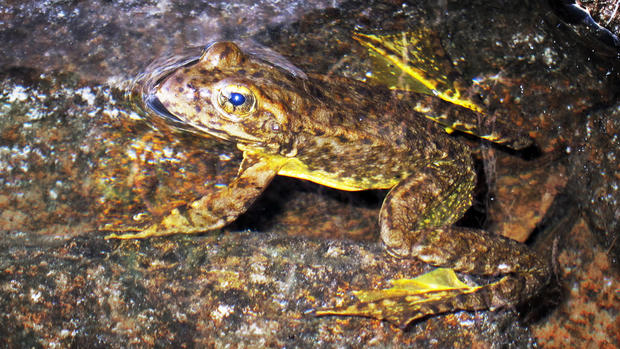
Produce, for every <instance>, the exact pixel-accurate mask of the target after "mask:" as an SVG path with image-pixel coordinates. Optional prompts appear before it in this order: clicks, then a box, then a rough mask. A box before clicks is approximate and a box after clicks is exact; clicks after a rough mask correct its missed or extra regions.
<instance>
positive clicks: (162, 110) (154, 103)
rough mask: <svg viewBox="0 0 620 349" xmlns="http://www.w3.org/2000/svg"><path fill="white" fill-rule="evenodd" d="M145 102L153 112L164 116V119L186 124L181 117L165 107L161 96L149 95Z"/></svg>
mask: <svg viewBox="0 0 620 349" xmlns="http://www.w3.org/2000/svg"><path fill="white" fill-rule="evenodd" d="M145 103H146V106H147V107H149V109H151V110H152V111H153V112H155V113H156V114H157V115H159V116H161V117H163V118H164V119H166V120H169V121H172V122H173V123H179V124H184V123H183V121H182V120H181V119H179V118H178V117H177V116H176V115H174V114H172V113H171V112H170V111H168V109H166V107H164V105H163V104H162V103H161V101H160V100H159V98H157V97H156V96H148V97H147V98H145Z"/></svg>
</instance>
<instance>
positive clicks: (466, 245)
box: [109, 42, 549, 325]
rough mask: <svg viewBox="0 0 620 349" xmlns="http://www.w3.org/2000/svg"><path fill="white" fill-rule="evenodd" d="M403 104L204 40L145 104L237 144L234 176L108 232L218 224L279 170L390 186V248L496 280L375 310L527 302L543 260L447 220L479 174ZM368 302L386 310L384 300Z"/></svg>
mask: <svg viewBox="0 0 620 349" xmlns="http://www.w3.org/2000/svg"><path fill="white" fill-rule="evenodd" d="M411 103H412V102H411V100H409V99H402V98H396V97H395V95H394V94H393V93H392V92H391V91H390V90H389V89H388V88H385V87H381V86H372V85H369V84H365V83H362V82H358V81H355V80H351V79H346V78H344V77H335V76H329V77H326V76H322V75H311V74H308V75H306V74H304V73H303V72H301V71H298V70H297V69H294V68H289V67H287V66H285V65H282V64H272V63H270V62H268V61H267V60H264V59H262V58H259V57H257V56H256V55H253V54H251V53H248V52H244V51H243V50H242V49H241V48H240V47H239V46H238V45H236V44H235V43H232V42H216V43H213V44H211V45H210V46H209V47H207V48H206V49H205V50H204V51H203V53H202V56H201V57H200V58H199V59H197V60H195V61H194V62H191V63H190V64H186V65H184V66H182V67H179V68H177V69H176V70H174V71H172V72H170V73H169V74H168V75H166V76H165V77H163V78H162V79H160V81H159V82H158V84H157V86H156V87H155V91H154V93H153V95H152V96H151V99H150V100H149V104H150V105H151V106H152V107H153V108H154V109H155V110H156V111H157V112H158V113H160V114H161V115H163V116H164V117H166V118H169V119H172V120H174V121H176V122H180V123H182V124H184V125H186V126H188V127H190V128H192V129H194V130H196V131H197V132H199V133H202V134H204V135H206V136H209V137H215V138H218V139H221V140H224V141H229V142H234V143H236V145H237V147H238V148H239V149H240V150H241V151H242V152H243V156H244V160H243V162H242V164H241V166H240V168H239V173H238V175H237V177H236V178H235V179H234V180H233V181H232V182H231V183H229V185H228V186H227V187H224V188H221V190H219V191H216V192H213V193H211V194H208V195H207V196H205V197H203V198H201V199H199V200H197V201H195V202H192V203H190V204H189V205H187V206H185V207H180V208H176V209H174V210H173V211H172V212H171V213H170V214H169V215H168V216H167V217H165V218H164V219H163V220H162V221H161V222H159V223H156V224H153V225H151V226H149V227H147V228H146V229H144V230H143V231H141V232H138V233H135V234H124V235H116V234H113V235H111V236H109V237H113V238H144V237H151V236H163V235H170V234H190V233H200V232H204V231H207V230H213V229H217V228H221V227H223V226H225V225H226V224H228V223H230V222H232V221H234V220H235V219H236V218H237V217H238V216H239V215H240V214H242V213H243V212H245V211H246V210H247V209H248V208H249V206H250V205H251V204H252V202H253V201H254V200H255V199H256V198H257V197H258V196H259V195H260V194H261V193H262V192H263V190H265V188H266V187H267V185H268V184H269V182H270V181H271V180H272V179H273V178H274V177H275V176H276V175H282V176H290V177H295V178H300V179H305V180H309V181H313V182H316V183H319V184H321V185H325V186H329V187H332V188H337V189H341V190H351V191H353V190H367V189H389V193H388V194H387V197H386V198H385V200H384V202H383V205H382V207H381V210H380V214H379V225H380V234H381V239H382V241H383V243H384V244H385V246H386V248H387V251H388V252H389V253H390V254H391V255H393V256H397V257H400V258H416V259H419V260H421V261H423V262H425V263H429V264H431V265H434V266H439V267H447V268H451V269H453V270H456V271H459V272H463V273H472V274H477V275H490V276H499V277H501V278H499V281H497V282H494V283H491V284H488V285H486V286H483V287H475V288H472V289H468V290H460V291H458V292H454V293H448V294H444V296H443V297H439V298H432V297H430V298H427V299H425V301H424V302H423V304H424V306H420V305H416V304H415V303H416V302H415V301H414V300H412V299H411V298H406V297H405V298H402V297H401V298H402V299H400V301H399V302H400V303H399V304H401V305H402V306H400V305H399V306H398V307H396V308H398V311H397V312H396V314H388V312H383V311H377V310H373V311H374V313H372V312H371V313H372V314H371V315H372V316H376V317H379V318H385V319H388V320H392V321H395V322H397V323H400V324H401V325H404V324H407V323H408V322H410V321H411V320H412V319H415V318H419V317H421V316H425V315H428V314H433V313H439V312H445V311H450V310H455V309H470V310H471V309H482V308H496V307H501V306H505V305H511V304H515V303H518V302H520V301H522V300H523V299H526V298H528V297H529V296H531V295H532V294H534V293H535V292H536V291H537V290H538V289H540V288H541V287H542V286H543V285H544V283H545V282H546V280H547V278H548V274H549V270H548V267H547V265H546V264H545V263H544V262H543V261H542V260H540V259H539V258H538V257H537V256H535V255H534V253H533V252H532V251H530V250H529V249H528V248H527V247H526V246H525V245H523V244H520V243H517V242H514V241H512V240H509V239H506V238H504V237H501V236H498V235H495V234H491V233H488V232H486V231H484V230H476V229H470V228H463V227H457V226H454V225H453V223H455V222H456V221H457V220H458V219H459V218H461V217H462V216H463V214H464V212H465V211H466V210H467V208H468V207H469V206H470V205H471V202H472V192H473V190H474V186H475V182H476V173H475V171H474V169H473V160H472V157H471V154H470V150H469V148H468V147H467V146H466V145H464V144H462V143H461V142H459V141H458V140H457V139H455V138H453V137H451V136H449V135H447V134H446V133H445V132H444V131H443V129H442V127H441V126H440V125H438V124H437V123H435V122H433V121H431V120H429V119H427V118H425V117H424V116H423V115H421V114H420V113H419V112H418V111H415V110H416V108H415V107H414V106H412V105H411ZM417 109H419V108H417ZM377 302H378V303H381V302H383V303H385V304H383V306H384V307H389V304H387V303H386V302H388V301H385V300H381V301H377ZM379 307H380V305H379ZM393 308H394V307H393ZM319 313H321V312H319ZM342 313H345V314H356V311H355V309H353V308H352V309H350V311H349V312H348V313H347V312H342ZM357 313H358V314H362V315H364V314H367V313H363V312H362V311H359V312H357ZM322 314H338V312H336V311H333V312H330V311H324V312H322Z"/></svg>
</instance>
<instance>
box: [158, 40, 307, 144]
mask: <svg viewBox="0 0 620 349" xmlns="http://www.w3.org/2000/svg"><path fill="white" fill-rule="evenodd" d="M302 74H303V73H302ZM303 80H304V79H303V76H301V77H300V76H299V74H297V73H296V72H295V71H290V70H287V69H283V67H282V66H281V65H277V64H276V65H274V64H271V63H269V62H267V61H265V60H263V59H261V58H258V57H256V56H255V55H251V54H246V53H244V52H242V51H241V49H240V48H239V47H238V46H237V45H236V44H234V43H232V42H217V43H214V44H212V45H210V46H209V47H207V48H206V49H205V50H204V51H203V53H202V55H201V56H200V58H199V59H197V60H195V61H193V62H190V63H188V64H186V65H185V66H183V67H180V68H178V69H177V70H176V71H174V72H172V73H171V74H169V75H168V76H166V77H165V78H164V79H162V81H161V82H159V84H158V85H157V86H156V88H155V92H154V93H153V95H152V96H151V99H150V101H149V105H150V106H151V107H152V108H153V109H154V110H155V111H157V112H158V113H159V114H161V115H163V116H165V117H167V118H170V119H174V120H175V121H177V122H181V123H183V125H184V126H189V127H190V128H194V129H196V130H198V131H201V132H204V133H207V134H209V135H211V136H214V137H217V138H221V139H225V140H231V141H234V142H237V143H238V144H242V145H244V146H249V147H253V148H257V149H266V150H268V151H270V152H279V153H282V154H285V153H288V152H292V151H294V150H293V149H292V148H293V145H292V143H293V136H292V135H293V134H294V133H295V132H296V130H297V129H298V128H299V127H301V126H300V121H299V118H298V117H296V116H298V115H299V114H298V113H299V112H300V111H302V110H303V108H304V107H307V103H309V102H308V101H307V98H306V97H307V96H305V95H304V88H303Z"/></svg>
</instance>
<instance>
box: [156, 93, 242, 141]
mask: <svg viewBox="0 0 620 349" xmlns="http://www.w3.org/2000/svg"><path fill="white" fill-rule="evenodd" d="M144 103H145V104H146V106H147V107H148V108H149V109H150V110H151V111H152V112H154V113H155V114H157V115H158V116H160V117H162V118H163V119H164V121H165V122H167V123H168V124H169V125H170V126H172V127H173V128H175V129H177V130H182V131H187V132H191V133H195V134H203V135H204V134H205V133H206V134H208V135H211V136H213V137H216V138H219V139H223V140H230V136H229V135H228V134H227V133H226V132H223V131H219V130H213V129H207V128H201V127H196V126H194V125H191V124H188V123H187V122H185V121H183V120H181V119H179V117H177V116H176V115H174V114H172V113H171V112H170V111H169V110H168V109H166V107H164V105H163V104H162V103H161V101H160V100H159V98H157V96H153V95H151V96H146V97H144Z"/></svg>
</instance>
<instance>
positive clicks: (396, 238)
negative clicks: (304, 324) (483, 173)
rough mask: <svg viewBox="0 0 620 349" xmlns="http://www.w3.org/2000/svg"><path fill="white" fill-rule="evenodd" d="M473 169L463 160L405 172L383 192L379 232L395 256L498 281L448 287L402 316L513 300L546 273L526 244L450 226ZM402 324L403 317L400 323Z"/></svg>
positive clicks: (464, 201)
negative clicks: (411, 173)
mask: <svg viewBox="0 0 620 349" xmlns="http://www.w3.org/2000/svg"><path fill="white" fill-rule="evenodd" d="M474 183H475V173H474V172H473V170H471V167H470V166H468V165H467V164H465V165H464V166H463V164H455V165H452V164H449V163H448V164H441V166H429V167H427V168H425V169H423V170H422V171H420V172H419V173H418V174H416V175H414V176H411V177H409V178H406V179H405V180H403V181H402V182H401V183H399V184H398V185H397V186H396V187H394V188H393V189H392V190H391V191H390V193H389V194H388V196H387V197H386V199H385V201H384V203H383V207H382V208H381V213H380V218H379V222H380V227H381V237H382V239H383V242H384V243H385V244H386V246H387V249H388V251H389V252H390V253H391V254H393V255H395V256H398V257H410V258H417V259H419V260H422V261H424V262H425V263H429V264H431V265H435V266H438V267H446V268H451V269H454V270H456V271H460V272H464V273H472V274H477V275H488V276H503V277H502V278H501V279H500V280H499V281H497V282H495V283H491V284H488V285H485V286H482V287H476V288H472V289H470V290H465V291H462V292H458V291H457V292H454V291H450V292H449V293H448V294H446V295H445V297H442V298H441V299H437V298H435V299H430V300H429V301H428V302H427V303H426V305H425V303H424V302H423V301H422V302H417V303H416V306H415V307H414V308H415V311H416V312H417V313H416V314H408V315H407V317H406V318H403V319H401V321H405V322H408V321H411V320H413V319H415V318H418V317H421V316H424V315H428V314H432V313H440V312H445V311H448V310H450V309H451V310H456V309H463V310H476V309H486V308H497V307H501V306H505V305H511V304H516V303H518V302H519V301H521V300H523V299H525V298H527V297H529V296H531V295H533V294H534V293H535V292H536V291H537V290H538V289H539V288H540V287H542V286H543V285H544V284H545V283H546V282H547V279H548V275H549V269H548V266H547V265H546V264H545V263H543V262H542V261H541V260H540V259H538V258H537V256H535V255H534V254H533V252H532V251H530V250H529V249H528V248H527V246H525V245H523V244H520V243H518V242H516V241H512V240H509V239H507V238H504V237H502V236H499V235H495V234H491V233H489V232H486V231H483V230H476V229H469V228H463V227H455V226H453V225H452V224H453V223H454V222H455V221H457V220H458V219H459V218H460V217H461V216H462V215H463V213H464V212H465V210H467V208H468V207H469V206H470V204H471V193H472V191H473V186H474ZM401 324H402V323H401Z"/></svg>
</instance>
